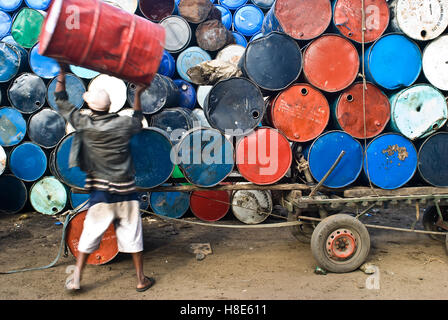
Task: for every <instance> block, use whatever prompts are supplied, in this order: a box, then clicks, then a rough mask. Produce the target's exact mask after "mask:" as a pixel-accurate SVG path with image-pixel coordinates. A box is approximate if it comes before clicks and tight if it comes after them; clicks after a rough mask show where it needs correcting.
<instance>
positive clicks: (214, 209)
mask: <svg viewBox="0 0 448 320" xmlns="http://www.w3.org/2000/svg"><path fill="white" fill-rule="evenodd" d="M190 208H191V211H192V212H193V214H194V215H195V216H196V217H198V218H199V219H201V220H204V221H218V220H220V219H222V218H224V216H225V215H226V214H227V212H228V211H229V209H230V193H229V192H228V191H215V190H210V191H193V192H192V193H191V196H190Z"/></svg>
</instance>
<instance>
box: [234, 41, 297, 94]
mask: <svg viewBox="0 0 448 320" xmlns="http://www.w3.org/2000/svg"><path fill="white" fill-rule="evenodd" d="M279 48H281V50H279ZM240 66H241V70H242V72H243V74H244V75H245V76H247V77H248V78H249V79H250V80H252V81H253V82H255V83H256V84H257V85H258V86H259V87H260V88H261V89H263V90H266V91H279V90H283V89H285V88H286V87H288V86H289V85H290V84H292V83H293V82H294V81H296V80H297V79H298V77H299V75H300V73H301V72H302V53H301V51H300V47H299V45H298V44H297V42H296V41H295V40H294V39H293V38H291V37H290V36H288V35H286V34H284V33H280V32H272V33H270V34H269V35H267V36H265V37H262V38H260V39H258V40H255V41H252V42H250V43H249V45H248V46H247V48H246V51H245V52H244V55H243V57H242V59H241V60H240Z"/></svg>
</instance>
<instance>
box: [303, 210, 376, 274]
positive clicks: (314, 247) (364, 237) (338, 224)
mask: <svg viewBox="0 0 448 320" xmlns="http://www.w3.org/2000/svg"><path fill="white" fill-rule="evenodd" d="M343 228H347V229H350V230H351V231H352V232H354V233H357V235H355V236H356V241H357V250H356V252H355V254H354V255H353V256H352V257H351V258H350V259H348V260H346V261H335V260H333V259H331V258H330V257H329V256H328V255H327V252H326V251H327V249H326V241H327V239H328V237H329V236H330V235H331V233H333V232H334V231H336V230H337V229H343ZM369 251H370V236H369V232H368V231H367V228H366V227H365V226H364V224H362V223H361V222H360V221H359V220H358V219H356V218H354V217H352V216H349V215H347V214H335V215H332V216H329V217H328V218H325V219H324V220H322V221H321V222H320V223H319V224H318V225H317V227H316V229H314V232H313V235H312V236H311V252H312V254H313V256H314V259H316V261H317V264H318V265H319V267H321V268H322V269H324V270H327V271H330V272H335V273H346V272H352V271H354V270H356V269H358V268H359V267H360V266H361V265H362V264H363V263H364V262H365V260H366V259H367V256H368V255H369Z"/></svg>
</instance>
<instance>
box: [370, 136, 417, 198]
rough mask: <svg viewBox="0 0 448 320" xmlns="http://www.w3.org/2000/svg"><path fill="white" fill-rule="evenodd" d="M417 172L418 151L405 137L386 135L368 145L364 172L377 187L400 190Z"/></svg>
mask: <svg viewBox="0 0 448 320" xmlns="http://www.w3.org/2000/svg"><path fill="white" fill-rule="evenodd" d="M416 171H417V150H416V149H415V147H414V145H413V144H412V142H411V141H409V140H408V139H406V138H405V137H404V136H402V135H400V134H396V133H385V134H383V135H381V136H379V137H377V138H375V139H374V140H372V141H371V142H370V143H369V144H368V146H367V149H366V156H365V158H364V172H365V173H366V175H367V176H368V178H370V181H371V182H372V183H373V184H374V185H376V186H377V187H379V188H382V189H389V190H392V189H397V188H400V187H402V186H404V185H405V184H406V183H407V182H409V181H410V180H411V179H412V177H413V176H414V174H415V172H416Z"/></svg>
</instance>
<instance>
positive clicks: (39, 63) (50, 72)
mask: <svg viewBox="0 0 448 320" xmlns="http://www.w3.org/2000/svg"><path fill="white" fill-rule="evenodd" d="M30 67H31V70H32V71H33V72H34V73H35V74H37V75H38V76H39V77H41V78H44V79H52V78H54V77H56V76H57V75H58V74H59V71H60V69H59V64H58V62H57V61H56V60H55V59H52V58H48V57H45V56H41V55H40V54H39V43H37V44H36V45H35V46H34V47H33V48H32V49H31V52H30Z"/></svg>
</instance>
